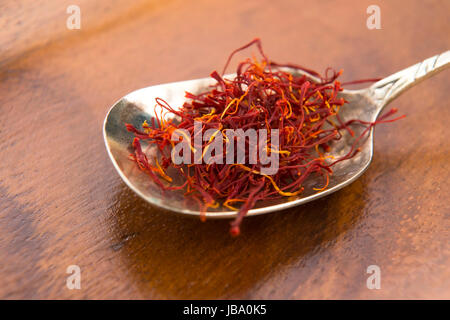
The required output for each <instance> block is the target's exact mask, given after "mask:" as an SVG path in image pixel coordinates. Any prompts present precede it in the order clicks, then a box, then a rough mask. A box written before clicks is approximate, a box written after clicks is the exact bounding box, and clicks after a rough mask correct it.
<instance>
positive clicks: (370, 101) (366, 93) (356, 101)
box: [103, 51, 450, 218]
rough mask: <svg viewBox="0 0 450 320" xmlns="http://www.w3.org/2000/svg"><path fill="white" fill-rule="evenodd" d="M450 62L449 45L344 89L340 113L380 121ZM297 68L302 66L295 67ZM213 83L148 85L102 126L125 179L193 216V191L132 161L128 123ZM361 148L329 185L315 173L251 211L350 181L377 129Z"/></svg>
mask: <svg viewBox="0 0 450 320" xmlns="http://www.w3.org/2000/svg"><path fill="white" fill-rule="evenodd" d="M449 66H450V51H446V52H444V53H442V54H440V55H437V56H434V57H431V58H429V59H426V60H424V61H423V62H420V63H418V64H416V65H413V66H411V67H409V68H407V69H404V70H402V71H400V72H397V73H395V74H393V75H391V76H389V77H387V78H385V79H382V80H380V81H378V82H376V83H374V84H373V85H372V86H370V87H369V88H366V89H361V90H344V91H343V92H342V97H344V98H345V99H346V100H347V101H348V104H345V105H344V106H343V107H342V108H341V110H340V116H341V119H342V120H343V121H345V120H348V119H361V120H365V121H371V122H372V121H375V120H376V119H377V117H378V115H379V114H380V112H381V111H382V110H383V108H384V107H385V106H386V105H387V104H388V103H390V102H391V101H392V100H394V99H395V98H396V97H398V96H399V95H400V94H401V93H402V92H404V91H406V90H407V89H408V88H410V87H412V86H413V85H416V84H417V83H419V82H420V81H422V80H424V79H426V78H428V77H430V76H432V75H434V74H436V73H438V72H440V71H442V70H444V69H445V68H447V67H449ZM288 70H289V69H288ZM291 71H292V72H294V71H293V70H291ZM295 73H297V74H298V73H300V72H298V71H295ZM307 76H309V77H310V78H311V79H312V80H317V79H315V78H314V77H313V76H311V75H309V74H307ZM214 83H215V80H214V79H211V78H205V79H198V80H190V81H182V82H174V83H168V84H162V85H156V86H151V87H147V88H143V89H140V90H137V91H134V92H132V93H130V94H127V95H126V96H125V97H123V98H122V99H120V100H119V101H118V102H116V103H115V104H114V105H113V106H112V108H111V109H110V110H109V112H108V114H107V116H106V118H105V122H104V126H103V136H104V139H105V144H106V149H107V150H108V154H109V157H110V158H111V161H112V163H113V165H114V167H115V168H116V170H117V172H118V173H119V175H120V176H121V178H122V179H123V180H124V181H125V183H126V184H127V185H128V186H129V187H130V188H131V189H132V190H133V191H134V192H136V193H137V194H138V195H139V196H141V197H142V198H143V199H144V200H146V201H148V202H149V203H151V204H153V205H155V206H158V207H161V208H164V209H168V210H170V211H174V212H179V213H183V214H187V215H193V216H198V215H200V211H199V208H198V206H197V205H196V203H195V202H193V201H192V202H191V201H190V200H189V197H185V196H184V195H183V192H184V191H178V192H176V191H171V192H164V193H162V192H161V190H160V188H159V187H158V186H157V185H155V184H154V183H153V182H152V180H151V179H150V178H149V177H148V176H147V175H146V174H145V173H143V172H142V171H140V170H139V169H138V168H137V166H136V164H135V163H134V162H133V161H130V160H129V158H128V155H129V154H130V153H132V149H131V142H132V140H133V134H132V133H130V132H128V131H127V130H126V128H125V125H124V123H131V124H133V125H134V126H135V127H137V128H138V127H140V126H141V124H142V122H143V121H144V120H147V121H149V120H150V119H151V118H152V117H154V114H155V113H154V112H155V110H154V105H155V98H157V97H161V98H163V99H164V100H166V101H167V102H168V103H169V104H170V105H171V106H172V107H173V108H175V109H176V108H177V107H179V106H182V105H183V103H184V101H185V98H184V93H185V91H189V92H193V93H196V92H200V91H203V90H204V89H205V88H206V87H207V86H208V85H211V84H214ZM149 123H150V121H149ZM358 130H363V129H362V128H361V129H355V130H354V131H355V133H356V136H357V135H358V133H361V132H362V131H360V132H358ZM351 139H352V137H351V136H350V135H349V134H345V133H344V136H343V138H342V139H341V140H339V141H336V142H335V144H334V145H333V147H332V150H334V151H333V153H332V155H334V156H339V155H341V156H342V155H344V154H346V153H347V152H348V150H349V148H350V145H351ZM359 148H360V149H361V152H359V153H357V155H356V156H355V157H353V158H351V159H349V160H346V161H342V162H339V163H338V164H336V165H335V166H334V167H333V174H332V175H331V176H330V182H329V186H328V188H327V189H325V190H323V191H321V192H317V191H314V190H313V189H312V188H313V187H314V186H317V185H316V184H317V183H318V182H317V181H314V179H310V180H309V181H308V180H307V182H306V184H305V185H304V187H305V191H304V192H303V193H302V194H300V195H299V196H297V197H294V198H283V199H280V200H276V201H274V200H271V201H258V203H257V207H256V208H254V209H251V210H250V211H249V212H248V213H247V216H253V215H258V214H263V213H269V212H274V211H279V210H283V209H286V208H290V207H293V206H297V205H300V204H303V203H306V202H309V201H312V200H316V199H319V198H321V197H323V196H326V195H328V194H331V193H333V192H335V191H337V190H339V189H341V188H343V187H345V186H347V185H349V184H350V183H352V182H353V181H355V180H356V179H357V178H358V177H359V176H361V175H362V174H363V172H364V171H365V170H366V169H367V168H368V167H369V164H370V162H371V160H372V156H373V130H371V131H370V135H369V137H368V138H367V139H364V140H363V141H361V144H360V145H359ZM151 156H152V155H149V159H151ZM322 183H323V182H322ZM209 210H211V211H208V212H206V216H207V217H208V218H233V217H235V216H236V214H237V212H236V211H229V210H228V211H222V208H217V209H209Z"/></svg>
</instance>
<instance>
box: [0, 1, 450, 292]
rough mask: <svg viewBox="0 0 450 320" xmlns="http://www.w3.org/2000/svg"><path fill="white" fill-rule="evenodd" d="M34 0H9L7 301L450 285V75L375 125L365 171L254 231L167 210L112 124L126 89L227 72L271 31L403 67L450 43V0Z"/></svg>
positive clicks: (4, 72) (300, 43)
mask: <svg viewBox="0 0 450 320" xmlns="http://www.w3.org/2000/svg"><path fill="white" fill-rule="evenodd" d="M18 3H19V2H16V1H12V0H6V1H2V2H1V4H0V27H1V28H0V110H1V115H0V159H1V160H0V179H1V180H0V298H44V299H45V298H94V299H97V298H150V299H156V298H159V299H166V298H169V299H170V298H237V299H240V298H269V299H271V298H287V299H303V298H370V299H379V298H450V289H449V288H450V266H449V263H450V250H449V245H448V243H449V223H448V221H449V212H450V207H449V202H448V201H449V198H450V197H449V195H450V194H449V191H448V180H449V172H450V165H449V155H450V146H449V142H448V139H449V134H450V131H449V129H450V128H449V124H450V113H449V102H448V101H449V91H450V90H449V89H450V87H449V80H450V73H449V72H443V73H441V74H439V75H437V76H436V77H434V78H432V79H429V80H427V81H425V82H424V83H422V84H420V85H419V86H417V87H415V88H413V89H411V90H410V91H408V93H407V94H405V95H403V96H401V97H400V98H399V99H398V100H397V101H395V102H394V104H393V105H394V106H396V107H397V108H399V109H400V112H402V113H405V114H407V118H406V119H404V120H402V121H399V122H397V123H394V124H390V125H380V126H379V127H378V128H377V129H376V133H375V140H376V143H375V155H374V160H373V163H372V165H371V167H370V168H369V170H368V171H367V172H366V173H365V174H364V175H363V176H362V177H361V178H360V179H359V180H358V181H357V182H355V183H353V184H352V185H351V186H349V187H347V188H345V189H343V190H341V191H339V192H337V193H335V194H333V195H331V196H329V197H327V198H324V199H322V200H319V201H316V202H314V203H310V204H307V205H304V206H301V207H298V208H294V209H292V210H288V211H285V212H280V213H277V214H269V215H264V216H258V217H254V218H250V219H247V220H245V221H244V224H243V227H242V232H243V234H242V236H240V237H238V238H237V239H232V238H231V237H230V236H229V234H228V221H207V222H206V223H201V222H200V221H198V220H197V219H190V218H184V217H180V216H177V215H173V214H171V213H168V212H163V211H161V210H156V209H153V208H151V207H150V206H149V205H147V204H146V203H145V202H144V201H143V200H141V199H140V198H138V197H137V196H136V195H134V194H133V192H132V191H130V190H129V189H128V188H127V187H126V186H125V184H124V183H123V182H122V181H121V179H120V178H119V176H118V174H117V173H116V172H115V170H114V168H113V166H112V164H111V163H110V160H109V158H108V156H107V153H106V150H105V147H104V143H103V138H102V123H103V119H104V116H105V115H106V112H107V111H108V109H109V107H110V106H111V105H112V104H113V103H114V102H115V101H116V100H118V99H119V98H120V97H122V96H123V95H125V94H126V93H128V92H130V91H132V90H135V89H138V88H140V87H145V86H149V85H153V84H158V83H164V82H171V81H177V80H185V79H192V78H199V77H204V76H206V75H208V74H209V73H210V72H211V71H212V70H214V69H219V70H220V69H221V68H222V66H223V63H224V62H225V59H226V57H227V55H228V53H229V52H230V51H231V50H232V49H234V48H236V47H238V46H240V45H242V44H244V43H246V42H247V41H249V40H250V39H252V38H254V37H255V36H259V37H261V38H262V40H263V43H264V45H265V50H266V53H267V54H268V55H269V56H270V57H272V58H273V59H274V60H277V61H285V62H287V61H289V62H296V63H299V64H302V65H305V66H309V67H311V68H314V69H317V70H320V71H322V70H324V69H325V68H326V67H327V66H329V65H330V66H333V67H335V68H337V69H340V68H343V69H344V76H343V78H344V79H347V80H351V79H356V78H367V77H383V76H386V75H388V74H390V73H393V72H395V71H398V70H400V69H402V68H404V67H408V66H410V65H412V64H414V63H416V62H418V61H421V60H423V59H424V58H428V57H430V56H432V55H435V54H438V53H440V52H443V51H445V50H448V49H449V48H450V37H449V32H450V24H449V19H448V14H449V12H450V2H449V1H445V0H443V1H276V5H274V4H272V3H275V2H274V1H268V0H267V1H237V0H229V1H225V2H224V1H206V0H205V1H195V2H191V1H153V2H151V1H134V2H132V3H131V2H130V1H119V0H117V1H95V2H94V1H88V0H84V1H59V0H58V1H57V0H53V1H31V0H29V1H21V2H20V5H19V4H18ZM375 3H377V4H379V5H380V7H381V19H382V20H381V21H382V30H372V31H371V30H368V29H367V28H366V19H367V16H368V15H367V14H366V8H367V7H368V5H370V4H375ZM69 4H79V5H80V7H81V19H82V28H81V30H68V29H66V18H67V17H68V15H67V14H66V12H65V11H66V7H67V6H68V5H69ZM248 54H250V52H248ZM72 264H76V265H79V266H80V268H81V286H82V288H81V290H68V289H67V288H66V285H65V283H66V277H67V276H68V275H67V274H66V268H67V266H69V265H72ZM372 264H376V265H378V266H380V268H381V273H382V280H381V289H380V290H368V289H367V288H366V279H367V277H368V275H367V274H366V268H367V266H369V265H372Z"/></svg>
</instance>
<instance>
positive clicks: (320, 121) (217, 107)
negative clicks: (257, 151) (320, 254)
mask: <svg viewBox="0 0 450 320" xmlns="http://www.w3.org/2000/svg"><path fill="white" fill-rule="evenodd" d="M252 45H256V46H257V48H258V50H259V53H260V54H261V56H262V60H261V61H252V60H250V59H246V60H244V61H242V62H240V63H239V64H238V66H237V71H236V76H235V77H234V78H233V79H224V78H223V74H224V73H225V71H226V69H227V67H228V65H229V63H230V61H231V59H232V58H233V56H234V54H235V53H237V52H239V51H242V50H244V49H246V48H248V47H250V46H252ZM280 67H289V68H291V69H295V70H301V71H306V72H307V73H309V74H311V75H313V76H315V77H317V78H318V79H320V82H318V83H316V82H314V81H312V80H311V79H309V78H308V77H307V76H304V75H302V76H296V75H293V74H291V73H288V72H285V71H281V70H280ZM341 73H342V71H339V72H335V71H334V70H332V69H331V68H328V69H327V70H326V72H325V76H321V75H320V74H319V73H317V72H315V71H313V70H310V69H306V68H304V67H301V66H298V65H294V64H278V63H275V62H273V61H270V60H269V59H268V58H267V57H266V55H265V54H264V52H263V50H262V45H261V41H260V39H258V38H256V39H254V40H252V41H251V42H249V43H248V44H246V45H244V46H242V47H240V48H238V49H236V50H234V51H233V52H232V53H231V54H230V56H229V57H228V59H227V61H226V63H225V66H224V69H223V72H222V75H219V74H218V73H217V72H216V71H214V72H212V73H211V77H212V78H214V79H215V80H216V81H217V83H216V85H214V86H212V87H211V88H210V89H209V90H206V91H205V92H202V93H200V94H192V93H189V92H186V98H187V99H188V100H187V101H186V102H185V103H184V105H183V106H182V107H181V108H180V110H174V109H173V108H172V107H171V106H170V105H169V104H168V103H167V102H166V101H164V100H163V99H162V98H157V99H156V103H157V105H159V106H160V107H161V108H162V109H163V110H166V111H167V112H169V113H172V114H174V115H176V116H178V118H179V119H181V120H180V122H179V123H175V122H174V121H173V120H168V121H165V120H164V119H163V115H162V113H161V115H160V117H157V118H156V121H155V120H154V119H152V124H151V125H149V124H148V123H147V122H144V124H143V125H142V130H139V129H137V128H135V127H134V126H132V125H130V124H126V127H127V130H128V131H130V132H133V133H134V135H135V138H134V140H133V143H132V145H133V147H134V154H131V155H130V159H131V160H133V161H135V162H136V163H137V165H138V166H139V168H140V169H141V170H142V171H144V172H146V173H147V174H148V175H149V177H150V178H151V179H152V180H153V181H154V182H155V183H156V184H157V185H158V186H159V187H161V189H162V190H180V189H184V190H185V191H186V192H185V196H189V197H192V198H194V199H195V201H197V202H198V203H199V205H200V206H201V208H202V210H201V211H202V215H201V219H202V221H203V220H204V219H205V215H204V213H205V212H206V211H207V210H208V208H209V207H217V206H219V205H221V206H223V207H226V208H228V209H230V210H236V211H238V215H237V217H236V219H235V220H234V221H233V222H232V223H231V228H230V233H231V234H232V235H233V236H237V235H239V234H240V225H241V223H242V219H243V218H244V216H245V215H246V213H247V212H248V211H249V210H250V209H252V208H253V207H254V206H255V205H256V204H257V202H258V201H259V200H269V199H277V198H281V197H291V196H297V195H299V194H301V193H302V192H303V190H304V188H303V184H304V182H305V180H306V179H309V178H310V176H312V175H314V176H315V177H322V179H323V181H324V182H323V186H322V187H320V188H315V189H314V190H316V191H321V190H324V189H326V188H327V186H328V183H329V176H330V175H331V174H332V172H333V171H332V168H331V167H332V166H333V165H335V164H336V163H338V162H340V161H344V160H347V159H350V158H352V157H354V156H355V155H356V153H357V152H358V151H359V149H358V148H357V145H358V143H359V141H361V140H362V139H363V138H364V137H366V136H367V135H368V133H369V132H370V129H371V128H372V127H373V126H375V125H376V124H379V123H386V122H392V121H396V120H399V119H401V118H403V117H404V116H401V117H398V118H395V119H390V120H389V119H386V118H388V117H390V116H392V115H393V114H394V113H396V112H397V109H395V108H393V109H391V110H390V111H389V112H387V113H386V114H384V115H382V116H380V117H379V118H378V120H377V121H375V122H367V121H362V120H359V119H353V120H350V121H346V122H343V121H342V120H341V118H340V117H339V109H340V108H341V107H342V106H343V105H344V104H345V103H346V101H345V100H344V99H343V98H338V93H339V92H340V91H342V87H341V83H340V82H339V81H338V80H337V78H338V77H339V76H340V75H341ZM377 80H379V79H367V80H357V81H352V82H347V84H358V83H364V82H373V81H377ZM195 121H200V122H201V123H202V133H203V132H205V131H206V130H208V129H217V130H219V131H220V132H221V133H222V134H223V133H224V130H226V129H238V128H240V129H244V130H245V129H250V128H253V129H267V130H268V132H270V130H271V129H279V132H280V142H279V149H278V150H279V153H280V154H279V170H278V172H277V173H276V174H274V175H272V176H267V175H263V174H261V172H260V171H261V167H262V164H261V163H260V162H259V161H258V163H256V164H251V165H248V163H249V141H245V144H246V149H245V164H226V162H225V160H224V161H223V163H224V164H218V163H212V164H205V163H200V164H190V165H175V164H174V163H173V162H172V160H171V157H170V150H171V148H173V147H174V146H175V145H176V144H177V143H179V142H180V141H181V140H180V141H178V142H174V141H171V137H172V133H173V132H174V131H175V130H177V129H185V130H187V131H188V132H190V133H191V137H182V139H191V145H192V147H193V146H194V142H193V141H194V137H193V132H194V122H195ZM351 125H361V126H364V127H365V129H364V131H363V132H362V134H360V135H359V136H357V137H355V140H354V143H353V145H352V146H351V148H350V151H349V152H348V153H347V154H346V155H344V156H342V157H340V158H337V159H333V158H332V157H331V156H327V155H326V154H327V153H329V152H330V151H331V150H332V147H333V144H332V142H333V141H335V140H339V139H340V138H341V137H342V134H343V131H348V133H349V134H351V135H352V136H354V135H355V134H354V131H353V130H352V129H351V128H350V126H351ZM141 140H143V141H146V142H147V143H149V144H154V145H156V146H157V147H158V149H159V151H160V153H161V160H160V162H157V161H155V163H152V162H151V161H150V160H149V159H148V158H147V156H146V155H145V153H144V152H143V151H142V148H141V144H140V141H141ZM208 144H209V142H208V141H204V142H202V150H205V148H206V147H207V146H208ZM236 146H237V143H236V144H235V147H236ZM268 148H269V149H271V144H270V142H269V144H268ZM225 149H226V146H224V150H225ZM271 152H275V151H271ZM235 154H236V153H235ZM216 156H217V155H216ZM218 156H221V157H223V159H225V154H223V155H218ZM191 157H193V153H192V154H191ZM191 159H193V158H191ZM169 167H171V168H173V169H175V170H176V172H177V173H178V174H179V175H181V177H183V179H184V183H183V184H182V185H179V186H173V185H172V178H171V177H170V176H168V175H167V174H166V170H167V169H168V168H169ZM237 205H240V207H239V208H238V207H236V206H237Z"/></svg>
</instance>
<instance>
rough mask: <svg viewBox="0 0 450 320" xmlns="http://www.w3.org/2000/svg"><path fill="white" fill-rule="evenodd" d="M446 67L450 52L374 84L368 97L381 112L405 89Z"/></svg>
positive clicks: (449, 62) (449, 64) (449, 65)
mask: <svg viewBox="0 0 450 320" xmlns="http://www.w3.org/2000/svg"><path fill="white" fill-rule="evenodd" d="M448 67H450V51H445V52H443V53H441V54H438V55H436V56H434V57H431V58H428V59H426V60H424V61H422V62H419V63H417V64H415V65H413V66H411V67H409V68H406V69H404V70H402V71H399V72H397V73H394V74H393V75H390V76H389V77H386V78H384V79H382V80H380V81H378V82H376V83H374V84H373V85H372V86H371V87H369V92H370V95H371V97H372V98H373V99H374V102H375V103H376V104H377V106H378V110H380V111H381V109H383V107H384V106H386V105H387V104H388V103H389V102H391V101H392V100H394V99H395V98H397V97H398V96H399V95H400V94H401V93H403V92H404V91H406V90H407V89H409V88H411V87H412V86H414V85H416V84H418V83H419V82H421V81H422V80H425V79H427V78H429V77H431V76H432V75H434V74H436V73H438V72H440V71H442V70H444V69H446V68H448Z"/></svg>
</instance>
